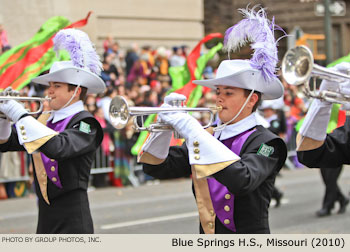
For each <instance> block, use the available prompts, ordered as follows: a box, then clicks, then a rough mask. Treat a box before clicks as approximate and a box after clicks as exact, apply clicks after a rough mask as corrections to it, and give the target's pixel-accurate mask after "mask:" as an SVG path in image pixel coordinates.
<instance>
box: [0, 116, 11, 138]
mask: <svg viewBox="0 0 350 252" xmlns="http://www.w3.org/2000/svg"><path fill="white" fill-rule="evenodd" d="M10 135H11V122H10V121H9V120H7V119H4V118H0V140H7V139H8V138H9V137H10Z"/></svg>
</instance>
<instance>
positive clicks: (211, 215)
mask: <svg viewBox="0 0 350 252" xmlns="http://www.w3.org/2000/svg"><path fill="white" fill-rule="evenodd" d="M191 170H192V181H193V186H194V191H195V194H196V204H197V208H198V213H199V220H200V222H201V225H202V228H203V231H204V233H205V234H214V233H215V218H216V213H215V211H214V207H213V203H212V201H211V197H210V192H209V186H208V181H207V179H197V176H196V170H195V169H194V167H193V166H192V167H191Z"/></svg>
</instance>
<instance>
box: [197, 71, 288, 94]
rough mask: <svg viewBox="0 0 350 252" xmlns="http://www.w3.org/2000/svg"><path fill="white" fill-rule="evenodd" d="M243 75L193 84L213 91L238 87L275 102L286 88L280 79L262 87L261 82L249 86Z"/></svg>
mask: <svg viewBox="0 0 350 252" xmlns="http://www.w3.org/2000/svg"><path fill="white" fill-rule="evenodd" d="M245 72H247V71H245ZM242 74H243V72H238V73H235V74H232V75H229V76H225V77H221V78H216V79H210V80H194V81H193V83H194V84H197V85H201V86H204V87H209V88H211V89H216V87H217V86H219V85H223V86H231V87H238V88H243V89H248V90H252V89H254V90H255V91H258V92H260V93H261V99H262V100H273V99H277V98H279V97H281V96H282V95H283V92H284V88H283V85H282V83H281V81H280V80H279V79H278V78H275V79H274V80H272V81H270V82H269V83H267V84H265V85H262V83H259V81H254V80H253V81H252V82H250V83H248V84H249V85H248V84H247V82H246V79H247V78H246V76H244V75H242ZM254 82H255V83H254ZM262 82H264V81H262ZM259 84H260V85H259Z"/></svg>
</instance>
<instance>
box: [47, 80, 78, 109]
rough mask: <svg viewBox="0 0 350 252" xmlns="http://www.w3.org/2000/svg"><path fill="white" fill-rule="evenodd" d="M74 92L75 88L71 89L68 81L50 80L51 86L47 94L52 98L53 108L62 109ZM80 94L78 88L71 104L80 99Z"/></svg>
mask: <svg viewBox="0 0 350 252" xmlns="http://www.w3.org/2000/svg"><path fill="white" fill-rule="evenodd" d="M79 89H80V88H79ZM73 94H74V89H73V90H71V91H69V89H68V84H67V83H62V82H50V86H49V88H48V89H47V95H48V96H49V97H50V98H51V101H50V108H51V109H53V110H59V109H61V108H62V107H63V106H64V105H65V104H66V103H67V102H68V101H69V100H70V98H71V97H72V96H73ZM79 94H80V91H79V90H78V92H77V93H76V95H75V97H74V98H73V100H72V101H71V102H70V104H73V103H74V102H76V101H78V100H79ZM70 104H69V105H70Z"/></svg>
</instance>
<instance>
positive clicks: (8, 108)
mask: <svg viewBox="0 0 350 252" xmlns="http://www.w3.org/2000/svg"><path fill="white" fill-rule="evenodd" d="M0 111H1V112H2V113H4V114H5V115H6V116H7V118H9V119H10V120H11V121H12V122H14V123H16V122H17V121H18V120H19V118H21V116H23V115H24V114H27V113H28V112H27V110H25V108H24V107H23V105H21V104H20V103H18V102H16V101H14V100H9V101H4V102H2V103H0Z"/></svg>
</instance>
